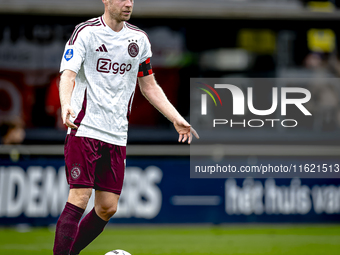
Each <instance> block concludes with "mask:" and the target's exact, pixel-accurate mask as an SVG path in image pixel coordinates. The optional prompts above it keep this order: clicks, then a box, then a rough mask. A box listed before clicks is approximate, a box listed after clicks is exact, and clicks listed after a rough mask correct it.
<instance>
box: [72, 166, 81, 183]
mask: <svg viewBox="0 0 340 255" xmlns="http://www.w3.org/2000/svg"><path fill="white" fill-rule="evenodd" d="M80 172H81V171H80V168H79V167H77V166H75V167H73V168H72V170H71V176H72V178H73V179H74V180H76V179H78V178H79V176H80Z"/></svg>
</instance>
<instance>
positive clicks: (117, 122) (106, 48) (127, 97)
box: [60, 17, 152, 146]
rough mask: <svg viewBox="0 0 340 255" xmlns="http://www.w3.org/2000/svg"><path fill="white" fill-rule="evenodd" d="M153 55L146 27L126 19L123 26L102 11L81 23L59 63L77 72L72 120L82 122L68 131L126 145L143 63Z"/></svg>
mask: <svg viewBox="0 0 340 255" xmlns="http://www.w3.org/2000/svg"><path fill="white" fill-rule="evenodd" d="M151 55H152V53H151V45H150V42H149V39H148V37H147V35H146V33H145V32H143V31H142V30H140V29H139V28H137V27H136V26H133V25H131V24H129V23H127V22H124V27H123V29H122V30H121V31H119V32H115V31H113V30H112V29H111V28H110V27H109V26H108V25H107V24H106V23H105V21H104V18H103V17H99V18H95V19H91V20H88V21H86V22H84V23H81V24H79V25H78V26H76V28H75V30H74V32H73V34H72V36H71V38H70V40H69V41H68V42H67V44H66V46H65V52H64V55H63V58H62V61H61V67H60V72H63V71H64V70H66V69H68V70H71V71H74V72H76V73H77V76H76V80H75V87H74V90H73V93H72V98H71V106H72V108H73V110H74V112H75V114H76V118H72V117H71V118H70V120H71V121H73V122H74V123H75V124H76V125H78V126H79V128H78V129H77V130H71V129H70V128H69V129H68V134H69V133H71V132H73V133H75V135H76V136H82V137H89V138H94V139H98V140H101V141H104V142H107V143H111V144H116V145H120V146H125V145H126V141H127V130H128V114H129V112H130V110H131V104H132V100H133V95H134V91H135V86H136V82H137V74H138V69H139V64H140V63H143V62H144V61H146V60H147V59H148V58H150V57H151Z"/></svg>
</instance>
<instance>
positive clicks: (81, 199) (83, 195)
mask: <svg viewBox="0 0 340 255" xmlns="http://www.w3.org/2000/svg"><path fill="white" fill-rule="evenodd" d="M91 194H92V188H73V189H70V192H69V195H68V199H67V202H69V203H71V204H73V205H76V206H78V207H80V208H83V209H85V208H86V206H87V203H88V202H89V199H90V197H91Z"/></svg>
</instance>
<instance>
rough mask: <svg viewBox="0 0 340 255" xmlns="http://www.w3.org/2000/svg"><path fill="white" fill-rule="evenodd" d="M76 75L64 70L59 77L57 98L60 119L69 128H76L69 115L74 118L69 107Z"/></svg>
mask: <svg viewBox="0 0 340 255" xmlns="http://www.w3.org/2000/svg"><path fill="white" fill-rule="evenodd" d="M76 76H77V73H75V72H73V71H71V70H64V71H63V73H62V75H61V77H60V84H59V98H60V105H61V118H62V120H63V124H64V125H66V126H68V127H69V128H78V127H77V126H76V125H75V124H74V123H72V122H71V121H70V115H71V116H72V117H73V118H75V117H76V115H75V114H74V111H73V109H72V107H71V96H72V91H73V86H74V81H75V79H76Z"/></svg>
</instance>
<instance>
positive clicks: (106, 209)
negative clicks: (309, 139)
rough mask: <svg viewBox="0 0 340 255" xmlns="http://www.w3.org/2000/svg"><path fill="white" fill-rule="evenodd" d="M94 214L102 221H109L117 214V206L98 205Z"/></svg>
mask: <svg viewBox="0 0 340 255" xmlns="http://www.w3.org/2000/svg"><path fill="white" fill-rule="evenodd" d="M96 212H97V214H98V216H99V217H101V218H102V219H105V220H109V219H110V218H111V217H112V216H113V215H114V214H115V213H116V212H117V205H108V206H105V205H100V206H97V208H96Z"/></svg>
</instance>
